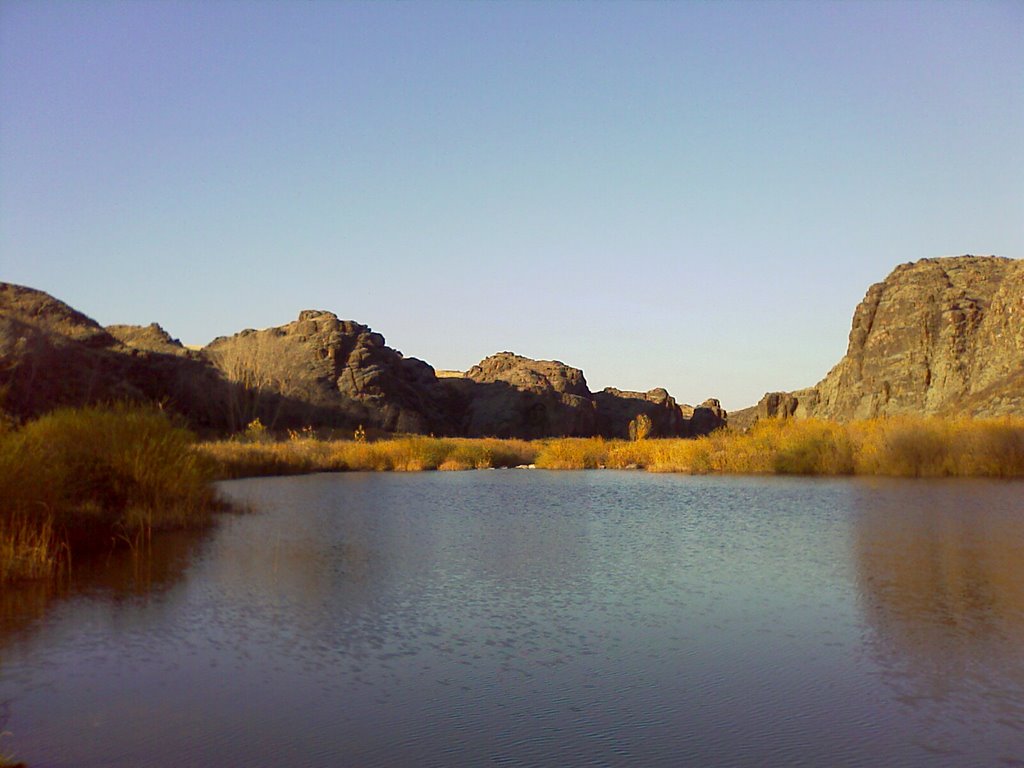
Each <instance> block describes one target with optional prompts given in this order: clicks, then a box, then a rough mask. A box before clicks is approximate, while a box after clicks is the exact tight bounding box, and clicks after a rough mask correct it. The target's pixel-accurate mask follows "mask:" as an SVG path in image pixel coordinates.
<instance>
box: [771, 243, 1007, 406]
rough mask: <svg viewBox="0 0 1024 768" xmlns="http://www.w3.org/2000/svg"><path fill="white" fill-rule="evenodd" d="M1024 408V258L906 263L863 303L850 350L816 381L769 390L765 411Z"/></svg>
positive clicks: (949, 259) (852, 331)
mask: <svg viewBox="0 0 1024 768" xmlns="http://www.w3.org/2000/svg"><path fill="white" fill-rule="evenodd" d="M896 414H915V415H939V416H958V415H964V416H1001V415H1009V414H1015V415H1024V261H1020V260H1014V259H1005V258H998V257H995V256H981V257H979V256H957V257H947V258H939V259H922V260H920V261H917V262H914V263H912V264H902V265H900V266H899V267H897V268H896V269H895V270H893V272H892V273H891V274H890V275H889V276H888V277H887V278H886V279H885V280H884V281H882V282H881V283H877V284H875V285H873V286H871V287H870V288H869V289H868V292H867V295H866V296H865V297H864V300H863V301H861V303H860V304H859V305H858V306H857V309H856V312H855V313H854V316H853V326H852V328H851V330H850V339H849V346H848V348H847V352H846V355H845V357H843V359H842V360H840V361H839V363H838V364H837V365H836V366H835V367H834V368H833V369H832V370H831V371H830V372H829V374H828V375H827V376H826V377H825V378H824V379H823V380H822V381H820V382H819V383H818V384H817V385H816V386H815V387H811V388H809V389H804V390H799V391H797V392H791V393H779V392H773V393H768V394H767V395H765V397H764V398H762V400H761V402H760V403H759V404H758V405H757V410H756V415H757V416H758V417H760V418H768V417H775V416H794V417H796V418H804V417H816V418H824V419H833V420H837V421H847V420H851V419H864V418H871V417H875V416H884V415H896Z"/></svg>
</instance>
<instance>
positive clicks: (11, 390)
mask: <svg viewBox="0 0 1024 768" xmlns="http://www.w3.org/2000/svg"><path fill="white" fill-rule="evenodd" d="M0 398H2V399H0V409H2V410H4V411H6V412H7V413H9V414H11V415H14V416H15V417H17V418H31V417H33V416H37V415H39V414H42V413H45V412H46V411H48V410H51V409H53V408H55V407H59V406H62V405H87V404H92V403H103V402H111V401H115V400H131V401H146V402H157V403H160V404H161V407H165V408H167V409H168V410H170V411H174V412H176V413H178V414H180V415H182V416H183V417H184V418H185V419H186V420H187V421H188V422H189V423H190V424H191V425H192V426H193V427H196V428H199V429H201V430H204V431H213V432H225V431H235V430H239V429H242V428H244V427H245V426H246V425H247V424H248V423H249V422H250V421H252V420H253V419H257V418H258V419H260V421H261V422H262V423H263V424H264V425H266V426H268V427H270V428H272V429H283V428H286V427H288V428H296V427H301V426H305V425H315V426H322V427H342V428H347V429H351V428H354V427H356V426H358V425H363V426H364V427H366V428H367V429H370V430H373V431H379V432H408V433H432V434H437V435H465V436H472V437H483V436H495V437H519V438H528V439H530V438H539V437H561V436H578V437H585V436H592V435H605V436H608V437H625V436H627V434H628V429H629V423H630V421H631V420H632V419H634V418H636V416H637V415H639V414H640V413H645V414H647V415H648V416H650V417H651V420H652V423H653V424H654V434H655V435H657V436H663V437H669V436H692V435H697V434H705V433H706V432H709V431H711V430H712V429H716V428H718V427H720V426H722V425H723V424H724V423H725V419H726V414H725V412H724V411H723V410H722V409H721V407H720V406H719V405H718V401H716V400H709V401H706V402H705V403H703V404H702V405H701V406H698V407H697V408H692V407H690V406H688V405H679V404H678V403H676V401H675V400H674V399H673V398H672V397H671V396H670V395H669V394H668V392H666V391H665V390H664V389H654V390H651V391H650V392H646V393H640V392H623V391H621V390H617V389H611V388H609V389H606V390H605V391H604V392H599V393H597V394H596V395H595V394H593V393H591V391H590V390H589V388H588V387H587V381H586V378H585V377H584V375H583V371H581V370H579V369H578V368H573V367H571V366H568V365H565V364H564V363H561V362H558V361H553V360H531V359H529V358H526V357H522V356H520V355H516V354H513V353H511V352H501V353H499V354H496V355H492V356H491V357H488V358H486V359H484V360H482V361H481V362H480V363H479V364H478V365H475V366H473V367H472V368H471V369H470V370H469V371H467V372H466V373H460V372H457V371H444V372H442V375H441V376H440V377H439V376H438V375H437V374H436V373H435V371H434V369H433V368H432V367H431V366H429V365H428V364H427V363H425V362H423V361H421V360H417V359H415V358H411V357H405V356H403V355H402V353H401V352H398V351H397V350H395V349H392V348H391V347H388V346H387V345H386V343H385V341H384V337H383V336H381V335H380V334H379V333H375V332H374V331H373V330H371V329H370V328H369V327H367V326H365V325H361V324H359V323H356V322H353V321H350V320H340V319H339V318H338V317H337V315H335V314H333V313H331V312H325V311H321V310H305V311H303V312H301V313H300V314H299V316H298V318H297V319H296V320H295V321H293V322H291V323H288V324H286V325H282V326H279V327H275V328H267V329H265V330H258V331H257V330H252V329H249V330H244V331H242V332H240V333H237V334H235V335H233V336H227V337H221V338H218V339H215V340H214V341H213V342H211V343H210V344H209V345H207V346H206V347H204V348H202V349H198V350H197V349H188V348H185V347H184V346H182V344H181V343H180V342H179V341H178V340H177V339H175V338H172V337H171V335H170V334H169V333H167V332H166V331H165V330H164V329H163V328H161V327H160V326H159V325H157V324H156V323H153V324H151V325H148V326H131V325H112V326H109V327H108V328H102V327H101V326H100V325H99V324H98V323H96V322H95V321H94V320H92V319H91V318H89V317H87V316H85V315H83V314H82V313H80V312H78V311H76V310H74V309H72V308H71V307H69V306H68V305H66V304H64V303H63V302H61V301H58V300H57V299H54V298H53V297H51V296H49V295H47V294H45V293H43V292H41V291H36V290H33V289H31V288H25V287H22V286H15V285H8V284H3V283H0Z"/></svg>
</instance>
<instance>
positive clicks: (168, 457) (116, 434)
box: [0, 406, 217, 582]
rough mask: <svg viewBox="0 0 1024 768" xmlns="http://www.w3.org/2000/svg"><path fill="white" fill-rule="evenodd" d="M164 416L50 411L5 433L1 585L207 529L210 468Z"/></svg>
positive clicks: (137, 410) (0, 437)
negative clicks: (162, 536) (151, 537)
mask: <svg viewBox="0 0 1024 768" xmlns="http://www.w3.org/2000/svg"><path fill="white" fill-rule="evenodd" d="M192 442H193V437H192V435H191V433H190V432H188V431H187V430H185V429H181V428H179V427H177V426H175V425H174V424H173V423H172V422H171V421H170V419H169V418H168V417H167V416H166V415H165V414H164V413H162V412H161V411H159V410H157V409H154V408H145V407H136V406H112V407H97V408H82V409H64V410H59V411H54V412H53V413H50V414H48V415H46V416H43V417H41V418H39V419H37V420H36V421H33V422H29V423H28V424H26V425H25V426H24V427H21V428H20V429H10V428H7V429H4V430H3V432H0V558H2V560H3V562H0V582H4V581H13V580H17V579H23V578H36V577H40V576H45V575H49V574H52V573H53V572H55V571H56V570H57V569H58V568H59V567H60V564H61V562H62V561H63V560H64V559H65V557H66V556H67V555H68V554H70V553H71V552H73V551H78V550H81V549H88V548H91V547H95V546H98V545H101V544H105V545H109V544H110V542H111V541H114V540H118V539H123V540H127V541H130V542H133V541H137V540H138V538H139V537H140V536H144V535H148V534H149V533H150V532H152V531H153V530H158V529H162V528H178V527H183V526H190V525H201V524H204V523H206V522H208V521H209V519H210V516H211V512H212V510H213V509H214V508H215V507H216V505H217V504H216V499H215V497H214V492H213V488H212V484H211V481H212V479H213V474H212V471H211V466H210V464H209V462H208V461H207V460H206V459H205V458H204V457H203V456H202V455H200V454H198V453H196V452H195V451H194V450H192Z"/></svg>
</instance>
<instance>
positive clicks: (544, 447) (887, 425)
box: [199, 417, 1024, 477]
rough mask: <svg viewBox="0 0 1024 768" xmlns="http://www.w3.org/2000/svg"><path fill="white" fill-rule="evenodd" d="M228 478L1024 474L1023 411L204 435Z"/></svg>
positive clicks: (206, 451)
mask: <svg viewBox="0 0 1024 768" xmlns="http://www.w3.org/2000/svg"><path fill="white" fill-rule="evenodd" d="M199 450H200V451H201V452H202V453H204V454H205V455H206V456H207V457H209V458H210V459H211V460H212V462H213V463H214V465H215V467H216V471H217V473H218V475H219V476H221V477H244V476H250V475H266V474H271V475H273V474H296V473H303V472H330V471H345V470H370V471H396V472H410V471H421V470H436V469H440V470H446V469H483V468H489V467H514V466H520V465H530V464H533V465H535V466H537V467H538V468H542V469H598V468H608V469H646V470H649V471H652V472H685V473H690V474H705V473H712V472H714V473H733V474H795V475H854V474H856V475H890V476H897V477H1021V476H1024V419H923V418H909V417H907V418H903V417H900V418H885V419H873V420H869V421H860V422H853V423H850V424H838V423H834V422H826V421H816V420H805V421H795V420H768V421H762V422H759V423H757V424H756V425H755V426H754V427H753V428H752V429H751V430H750V431H748V432H733V431H730V430H727V429H726V430H719V431H717V432H714V433H712V434H711V435H708V436H706V437H700V438H696V439H653V440H652V439H647V440H636V441H627V440H606V439H604V438H600V437H589V438H555V439H545V440H537V441H533V442H527V441H523V440H499V439H467V438H434V437H421V436H412V437H401V438H392V439H385V440H379V441H374V442H364V441H354V440H331V441H322V440H316V439H309V438H298V439H292V440H289V441H287V442H269V441H257V442H245V441H238V440H227V441H221V442H216V443H205V444H202V445H200V446H199Z"/></svg>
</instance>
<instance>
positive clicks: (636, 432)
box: [629, 413, 654, 440]
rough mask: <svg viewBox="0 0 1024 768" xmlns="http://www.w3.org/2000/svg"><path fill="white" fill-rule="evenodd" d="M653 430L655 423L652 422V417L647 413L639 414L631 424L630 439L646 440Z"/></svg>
mask: <svg viewBox="0 0 1024 768" xmlns="http://www.w3.org/2000/svg"><path fill="white" fill-rule="evenodd" d="M653 428H654V423H653V422H652V421H651V417H650V416H648V415H647V414H646V413H640V414H637V417H636V418H635V419H633V420H632V421H631V422H629V439H630V440H646V439H647V438H648V437H649V436H650V434H651V430H652V429H653Z"/></svg>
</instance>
